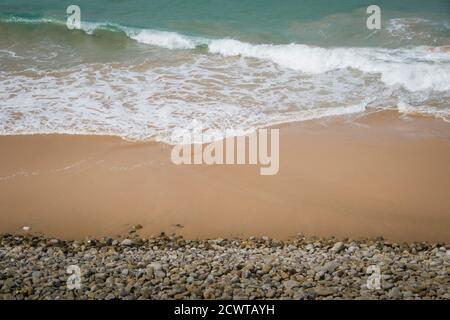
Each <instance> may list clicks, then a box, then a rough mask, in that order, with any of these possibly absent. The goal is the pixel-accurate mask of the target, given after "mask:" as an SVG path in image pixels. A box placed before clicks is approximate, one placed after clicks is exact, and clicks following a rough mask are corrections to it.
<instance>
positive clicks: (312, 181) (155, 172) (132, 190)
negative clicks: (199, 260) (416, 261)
mask: <svg viewBox="0 0 450 320" xmlns="http://www.w3.org/2000/svg"><path fill="white" fill-rule="evenodd" d="M279 128H280V169H279V172H278V174H277V175H274V176H261V175H260V174H259V168H260V166H259V165H212V166H208V165H180V166H176V165H174V164H172V162H171V160H170V152H171V149H172V147H171V146H168V145H165V144H160V143H156V142H140V143H133V142H127V141H125V140H123V139H120V138H117V137H103V136H70V135H33V136H2V137H0V150H1V155H2V156H1V157H0V210H1V212H0V233H5V232H13V233H20V232H21V228H22V227H23V226H30V227H31V228H32V231H33V232H36V233H43V234H45V235H47V236H54V237H59V238H63V239H76V238H83V237H85V236H96V237H99V236H117V235H120V234H126V232H127V231H128V230H129V229H130V226H132V225H135V224H141V225H142V226H143V229H142V230H140V234H142V235H143V236H147V235H151V234H156V233H159V232H166V233H172V232H173V233H177V234H181V235H183V236H184V237H187V238H217V237H226V238H232V237H246V236H251V235H254V236H261V235H266V236H270V237H274V238H281V239H284V238H288V237H289V236H293V235H296V234H297V233H303V234H306V235H315V236H336V237H339V238H343V237H351V238H366V237H372V236H379V235H382V236H384V237H385V238H388V239H390V240H395V241H424V240H426V241H444V242H449V241H450V192H449V190H450V166H449V163H450V124H449V123H446V122H444V121H442V120H440V119H434V118H424V117H416V116H400V115H399V114H398V113H396V112H378V113H374V114H369V115H364V116H361V115H360V116H353V117H344V118H342V117H341V118H329V119H322V120H316V121H308V122H302V123H293V124H287V125H283V126H281V127H279Z"/></svg>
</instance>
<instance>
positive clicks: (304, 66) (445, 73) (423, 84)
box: [209, 39, 450, 91]
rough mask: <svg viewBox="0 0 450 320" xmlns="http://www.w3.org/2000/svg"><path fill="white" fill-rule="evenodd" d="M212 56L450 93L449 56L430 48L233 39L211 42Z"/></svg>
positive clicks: (411, 88)
mask: <svg viewBox="0 0 450 320" xmlns="http://www.w3.org/2000/svg"><path fill="white" fill-rule="evenodd" d="M209 50H210V52H212V53H219V54H222V55H224V56H239V55H241V56H244V57H252V58H258V59H267V60H270V61H273V62H275V63H277V64H279V65H281V66H284V67H287V68H291V69H294V70H299V71H302V72H305V73H312V74H317V73H324V72H328V71H332V70H337V69H345V68H353V69H357V70H360V71H362V72H366V73H378V74H381V79H382V81H383V82H385V83H386V84H387V85H396V84H399V85H403V86H404V87H405V88H406V89H408V90H410V91H419V90H427V89H432V90H437V91H446V90H450V64H448V63H446V64H443V63H441V62H448V61H449V59H450V53H444V52H438V53H436V52H434V53H433V52H432V51H431V49H430V48H426V47H418V48H414V49H377V48H330V49H328V48H320V47H312V46H307V45H299V44H289V45H265V44H262V45H253V44H249V43H245V42H240V41H237V40H232V39H224V40H214V41H212V42H211V44H210V45H209Z"/></svg>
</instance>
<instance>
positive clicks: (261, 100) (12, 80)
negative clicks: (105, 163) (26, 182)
mask: <svg viewBox="0 0 450 320" xmlns="http://www.w3.org/2000/svg"><path fill="white" fill-rule="evenodd" d="M48 23H53V22H48ZM82 28H83V30H84V31H85V32H86V33H94V32H95V31H96V30H98V29H108V30H115V31H117V30H120V31H122V32H123V33H125V34H126V35H127V36H128V37H130V38H132V39H134V40H136V41H139V42H142V43H145V44H149V45H152V46H158V47H162V48H166V49H176V50H191V51H182V54H180V52H179V51H176V52H175V54H176V59H175V61H176V63H174V62H173V60H172V61H171V62H170V63H165V62H163V61H158V62H157V63H155V62H154V61H153V60H152V62H146V63H144V64H143V65H133V64H131V65H130V64H119V63H111V64H108V63H102V64H91V63H85V64H77V67H72V68H68V69H60V68H57V69H55V70H48V69H46V70H44V68H41V69H37V68H36V69H34V70H33V69H32V66H35V65H36V64H33V63H32V64H31V65H24V70H25V71H26V72H19V71H17V70H16V69H14V68H11V69H2V70H0V134H3V135H7V134H34V133H41V134H42V133H66V134H100V135H118V136H122V137H124V138H127V139H133V140H135V139H137V140H143V139H149V138H152V139H157V140H160V141H163V142H167V143H171V142H172V141H171V140H170V137H171V133H172V132H173V131H174V130H176V129H177V128H181V129H185V128H187V127H189V125H190V123H191V122H192V120H193V119H197V120H198V121H200V122H201V123H202V124H203V125H204V128H205V130H206V139H207V140H208V139H209V140H210V141H213V140H215V139H217V138H218V137H217V134H215V133H217V130H222V131H225V130H230V129H231V130H234V132H236V134H239V133H240V132H249V131H251V130H253V129H255V128H260V127H264V126H269V125H275V124H280V123H286V122H292V121H302V120H309V119H315V118H321V117H326V116H336V115H345V114H352V113H358V112H362V111H364V110H365V109H366V108H368V107H386V106H389V107H396V108H398V109H399V111H401V112H405V113H410V112H418V113H424V114H432V115H434V116H438V117H442V118H444V119H448V117H449V114H448V112H449V111H448V109H449V105H448V101H449V100H450V69H449V68H450V52H449V51H448V50H447V49H445V48H439V47H425V46H422V47H412V48H400V49H381V48H320V47H314V46H307V45H301V44H286V45H281V44H280V45H271V44H251V43H246V42H241V41H237V40H233V39H218V40H210V39H203V38H196V37H189V36H185V35H181V34H178V33H175V32H166V31H158V30H147V29H146V30H143V29H135V28H125V27H122V26H118V25H111V24H102V23H93V24H91V23H83V24H82ZM198 46H203V47H205V48H206V47H207V49H205V50H202V51H200V50H194V49H195V48H197V47H198ZM52 49H53V48H49V51H52ZM53 51H55V54H57V52H58V50H57V49H56V50H53ZM207 51H208V52H207ZM162 52H167V54H168V55H170V52H169V51H162ZM22 53H23V52H15V51H14V48H4V49H2V50H1V51H0V56H2V60H3V61H2V62H6V63H9V62H11V61H15V62H17V61H19V60H20V59H22V58H21V57H20V55H21V54H22ZM45 56H46V57H47V52H46V53H45ZM28 58H29V57H28ZM37 58H39V57H36V55H35V54H32V55H31V59H37ZM14 59H15V60H14ZM20 61H22V60H20ZM24 61H25V62H23V63H28V62H27V61H28V60H26V59H25V60H24ZM44 62H45V61H44ZM21 63H22V62H21ZM13 65H14V63H13ZM21 65H22V64H21ZM46 65H48V64H46ZM368 97H370V98H368ZM208 132H210V133H211V134H210V135H209V136H208ZM214 132H215V133H214ZM228 132H229V131H228ZM205 142H209V141H205Z"/></svg>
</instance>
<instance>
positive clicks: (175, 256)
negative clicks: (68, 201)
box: [0, 226, 450, 299]
mask: <svg viewBox="0 0 450 320" xmlns="http://www.w3.org/2000/svg"><path fill="white" fill-rule="evenodd" d="M136 229H139V226H136ZM137 233H138V232H131V233H130V235H129V237H128V238H126V239H125V238H118V239H109V238H103V239H86V240H84V241H62V240H57V239H47V238H43V237H40V236H35V235H1V236H0V299H450V280H449V279H450V278H449V273H450V245H448V244H443V243H440V244H429V243H409V244H401V243H392V242H388V241H385V240H383V239H382V238H377V239H367V240H351V239H347V240H336V239H319V238H306V237H303V236H301V235H299V236H298V237H296V238H293V239H291V240H288V241H280V240H273V239H269V238H266V237H262V238H254V237H251V238H249V239H245V240H227V239H214V240H185V239H183V238H182V237H180V236H175V235H172V236H167V235H164V234H161V235H159V236H155V237H152V238H149V239H140V238H139V237H138V236H137ZM69 266H75V267H71V268H69V271H71V272H73V270H74V269H73V268H75V269H76V268H79V271H80V274H79V275H80V277H79V279H75V280H76V281H78V280H79V282H78V284H79V285H80V288H79V289H77V287H75V288H73V289H70V285H69V286H68V283H67V282H68V279H69V277H72V278H71V279H72V280H73V279H74V278H73V276H74V274H72V275H70V274H69V273H68V267H69ZM378 271H379V273H378ZM70 283H71V284H73V282H70Z"/></svg>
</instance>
